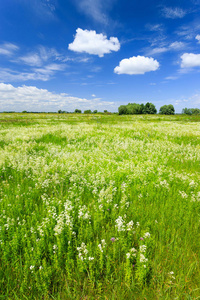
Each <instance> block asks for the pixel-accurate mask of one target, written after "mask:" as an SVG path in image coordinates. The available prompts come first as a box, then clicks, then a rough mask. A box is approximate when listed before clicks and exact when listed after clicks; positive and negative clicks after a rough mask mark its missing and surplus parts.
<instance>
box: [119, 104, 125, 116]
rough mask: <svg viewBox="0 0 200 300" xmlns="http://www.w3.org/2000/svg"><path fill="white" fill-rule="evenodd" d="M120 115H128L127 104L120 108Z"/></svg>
mask: <svg viewBox="0 0 200 300" xmlns="http://www.w3.org/2000/svg"><path fill="white" fill-rule="evenodd" d="M118 112H119V115H127V106H126V105H120V107H119V108H118Z"/></svg>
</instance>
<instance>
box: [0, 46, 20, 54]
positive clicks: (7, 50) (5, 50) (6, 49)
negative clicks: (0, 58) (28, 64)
mask: <svg viewBox="0 0 200 300" xmlns="http://www.w3.org/2000/svg"><path fill="white" fill-rule="evenodd" d="M17 50H19V47H18V46H17V45H15V44H12V43H3V44H1V45H0V55H6V56H12V55H14V53H15V52H16V51H17Z"/></svg>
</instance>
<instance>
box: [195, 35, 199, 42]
mask: <svg viewBox="0 0 200 300" xmlns="http://www.w3.org/2000/svg"><path fill="white" fill-rule="evenodd" d="M195 39H196V40H197V41H198V43H200V34H197V36H196V37H195Z"/></svg>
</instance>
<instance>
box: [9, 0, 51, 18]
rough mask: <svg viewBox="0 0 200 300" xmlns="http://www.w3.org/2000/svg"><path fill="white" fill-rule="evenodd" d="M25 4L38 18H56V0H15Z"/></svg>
mask: <svg viewBox="0 0 200 300" xmlns="http://www.w3.org/2000/svg"><path fill="white" fill-rule="evenodd" d="M15 1H17V2H18V3H21V4H22V5H24V6H26V8H28V9H29V11H31V12H32V13H33V14H34V15H36V16H37V17H39V18H40V20H43V21H47V20H53V19H56V15H55V11H56V5H57V0H31V1H30V0H15Z"/></svg>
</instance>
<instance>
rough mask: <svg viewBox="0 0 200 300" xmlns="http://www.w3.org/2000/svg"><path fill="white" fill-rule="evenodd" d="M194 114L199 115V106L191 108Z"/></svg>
mask: <svg viewBox="0 0 200 300" xmlns="http://www.w3.org/2000/svg"><path fill="white" fill-rule="evenodd" d="M191 110H192V114H193V115H199V114H200V109H199V108H191Z"/></svg>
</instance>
